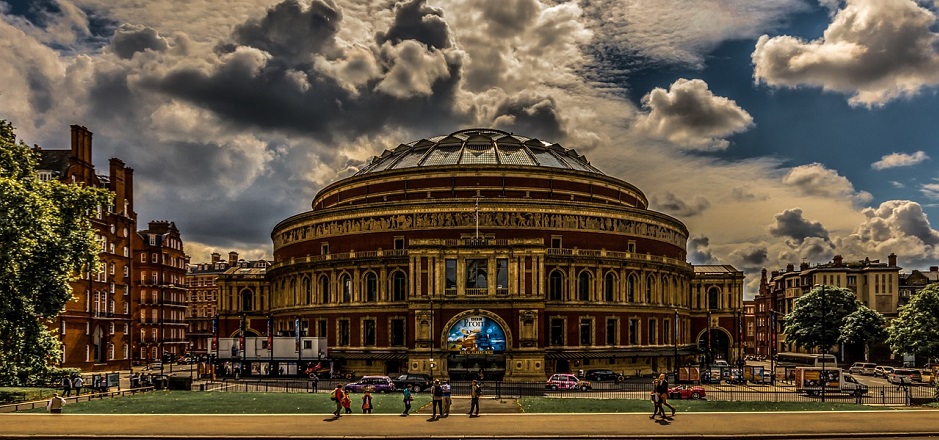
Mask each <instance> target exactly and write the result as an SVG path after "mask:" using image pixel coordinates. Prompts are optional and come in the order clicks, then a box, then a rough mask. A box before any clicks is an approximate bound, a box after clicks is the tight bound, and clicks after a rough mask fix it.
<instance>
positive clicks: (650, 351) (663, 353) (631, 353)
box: [545, 348, 696, 359]
mask: <svg viewBox="0 0 939 440" xmlns="http://www.w3.org/2000/svg"><path fill="white" fill-rule="evenodd" d="M695 353H696V352H695V349H694V348H679V349H678V355H679V356H692V355H694V354H695ZM669 356H675V349H674V348H636V349H619V350H558V351H550V350H549V351H546V352H545V359H606V358H631V357H669Z"/></svg>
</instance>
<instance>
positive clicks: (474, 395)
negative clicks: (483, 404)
mask: <svg viewBox="0 0 939 440" xmlns="http://www.w3.org/2000/svg"><path fill="white" fill-rule="evenodd" d="M481 394H482V389H481V388H480V387H479V383H478V382H476V381H475V380H474V381H472V382H471V383H470V410H469V412H468V413H466V414H469V416H470V417H479V396H480V395H481ZM474 411H475V412H474Z"/></svg>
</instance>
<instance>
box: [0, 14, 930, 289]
mask: <svg viewBox="0 0 939 440" xmlns="http://www.w3.org/2000/svg"><path fill="white" fill-rule="evenodd" d="M183 5H184V6H183ZM937 18H939V0H847V1H839V0H760V1H754V0H582V1H560V0H446V1H436V0H411V1H352V0H349V1H345V0H313V1H310V0H284V1H281V0H226V1H221V0H192V1H189V2H185V3H179V2H170V1H158V0H121V1H114V0H35V1H22V0H0V65H2V66H3V68H0V119H6V120H8V121H10V122H12V123H13V124H14V126H15V127H16V129H17V135H18V137H19V138H20V139H22V140H23V141H25V142H27V143H29V144H38V145H40V146H42V147H43V148H46V149H67V148H68V147H69V145H68V142H69V125H71V124H79V125H84V126H86V127H88V128H89V129H90V130H91V131H92V132H94V161H95V165H96V166H97V167H98V168H99V169H101V170H106V169H107V160H108V159H109V158H111V157H118V158H120V159H122V160H123V161H124V162H125V163H126V164H127V165H128V166H129V167H131V168H134V170H135V182H134V184H135V188H134V189H135V205H136V210H137V213H138V222H139V224H140V226H141V229H143V228H145V225H146V222H148V221H150V220H168V221H173V222H175V223H176V225H177V226H178V227H179V229H180V231H181V233H182V237H183V240H184V241H185V242H186V251H187V253H188V254H189V255H190V256H191V258H192V262H193V263H199V262H206V261H208V260H209V258H210V253H211V252H219V253H221V254H222V255H227V253H228V252H229V251H236V252H239V253H240V255H241V257H243V258H247V259H258V258H268V259H270V258H272V257H271V255H272V244H271V239H270V233H271V230H272V228H273V226H274V225H275V224H276V223H277V222H279V221H281V220H283V219H285V218H287V217H289V216H291V215H293V214H297V213H300V212H304V211H307V210H309V207H310V203H311V201H312V198H313V196H314V195H315V194H316V192H317V191H318V190H319V189H321V188H322V187H323V186H325V185H327V184H329V183H331V182H334V181H336V180H338V179H341V178H344V177H347V176H349V175H351V174H352V173H354V172H355V171H356V170H358V169H359V168H361V167H362V166H363V165H365V164H366V163H368V161H369V160H370V159H371V158H372V157H373V156H376V155H379V154H381V152H382V151H383V150H385V149H389V148H394V147H396V146H397V145H399V144H401V143H407V142H411V141H415V140H419V139H422V138H428V137H432V136H436V135H445V134H448V133H451V132H453V131H456V130H459V129H464V128H473V127H492V128H498V129H503V130H507V131H512V132H515V133H519V134H522V135H525V136H529V137H534V138H538V139H542V140H545V141H548V142H552V143H553V142H557V143H560V144H561V145H562V146H564V147H565V148H571V149H574V150H576V151H577V152H578V153H580V154H584V155H586V157H587V159H588V160H589V161H590V162H591V163H592V164H593V165H595V166H596V167H598V168H599V169H600V170H602V171H603V172H604V173H605V174H607V175H611V176H614V177H617V178H620V179H623V180H625V181H627V182H630V183H632V184H634V185H636V186H638V187H639V188H640V189H641V190H642V191H643V192H644V193H645V194H646V195H647V196H648V197H649V200H650V208H651V209H654V210H657V211H661V212H664V213H667V214H669V215H672V216H674V217H676V218H678V219H679V220H681V221H682V222H684V223H685V225H686V226H687V227H688V228H689V230H690V232H691V238H690V239H689V243H688V250H689V252H688V258H689V261H690V262H691V263H694V264H731V265H733V266H735V267H736V268H738V269H740V270H742V271H744V272H745V273H746V274H747V275H748V279H747V285H746V286H745V296H746V297H752V296H753V295H754V294H755V293H756V291H757V289H758V281H759V273H760V271H761V270H762V269H763V268H766V269H767V270H777V269H783V268H785V266H786V264H788V263H792V264H795V265H798V264H800V263H802V262H807V263H809V264H817V263H825V262H828V261H830V260H831V258H832V257H833V256H834V255H842V256H843V257H844V259H845V260H846V261H858V260H863V259H865V258H870V259H871V260H881V261H884V262H885V261H886V259H887V256H888V255H889V254H890V253H895V254H897V256H898V260H899V264H900V266H902V267H903V271H904V272H909V271H910V270H913V269H921V270H925V269H928V267H929V266H935V265H937V264H939V231H937V230H936V227H935V226H934V225H932V224H931V223H930V218H932V219H936V218H939V171H937V170H939V168H937V167H936V163H937V161H939V150H937V149H936V147H935V143H936V142H937V139H939V136H937V135H939V124H937V123H936V122H937V121H936V117H937V115H939V112H937V110H939V96H937V93H936V91H937V85H939V21H937Z"/></svg>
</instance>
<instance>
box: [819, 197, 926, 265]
mask: <svg viewBox="0 0 939 440" xmlns="http://www.w3.org/2000/svg"><path fill="white" fill-rule="evenodd" d="M863 213H864V215H865V220H864V222H862V223H861V224H859V225H858V226H857V228H855V230H854V231H853V232H851V233H850V234H847V235H845V236H844V237H840V238H838V239H836V240H835V242H836V243H837V245H838V247H839V250H842V252H845V253H846V255H847V254H854V255H869V254H874V255H883V254H889V253H890V252H894V253H896V254H898V255H900V256H901V259H902V260H905V261H907V262H908V263H910V262H911V263H914V264H916V263H918V264H932V265H934V264H935V259H936V258H939V252H937V245H939V231H936V230H935V229H933V228H932V226H931V225H930V223H929V219H928V218H927V217H926V214H925V213H924V212H923V208H922V206H921V205H920V204H919V203H916V202H913V201H910V200H890V201H887V202H884V203H881V204H880V206H878V207H871V208H867V209H864V210H863Z"/></svg>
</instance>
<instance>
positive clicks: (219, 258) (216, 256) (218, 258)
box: [212, 252, 222, 264]
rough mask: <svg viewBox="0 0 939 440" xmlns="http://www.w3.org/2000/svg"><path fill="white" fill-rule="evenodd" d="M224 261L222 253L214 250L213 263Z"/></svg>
mask: <svg viewBox="0 0 939 440" xmlns="http://www.w3.org/2000/svg"><path fill="white" fill-rule="evenodd" d="M219 261H222V254H220V253H218V252H212V264H215V263H218V262H219Z"/></svg>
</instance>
